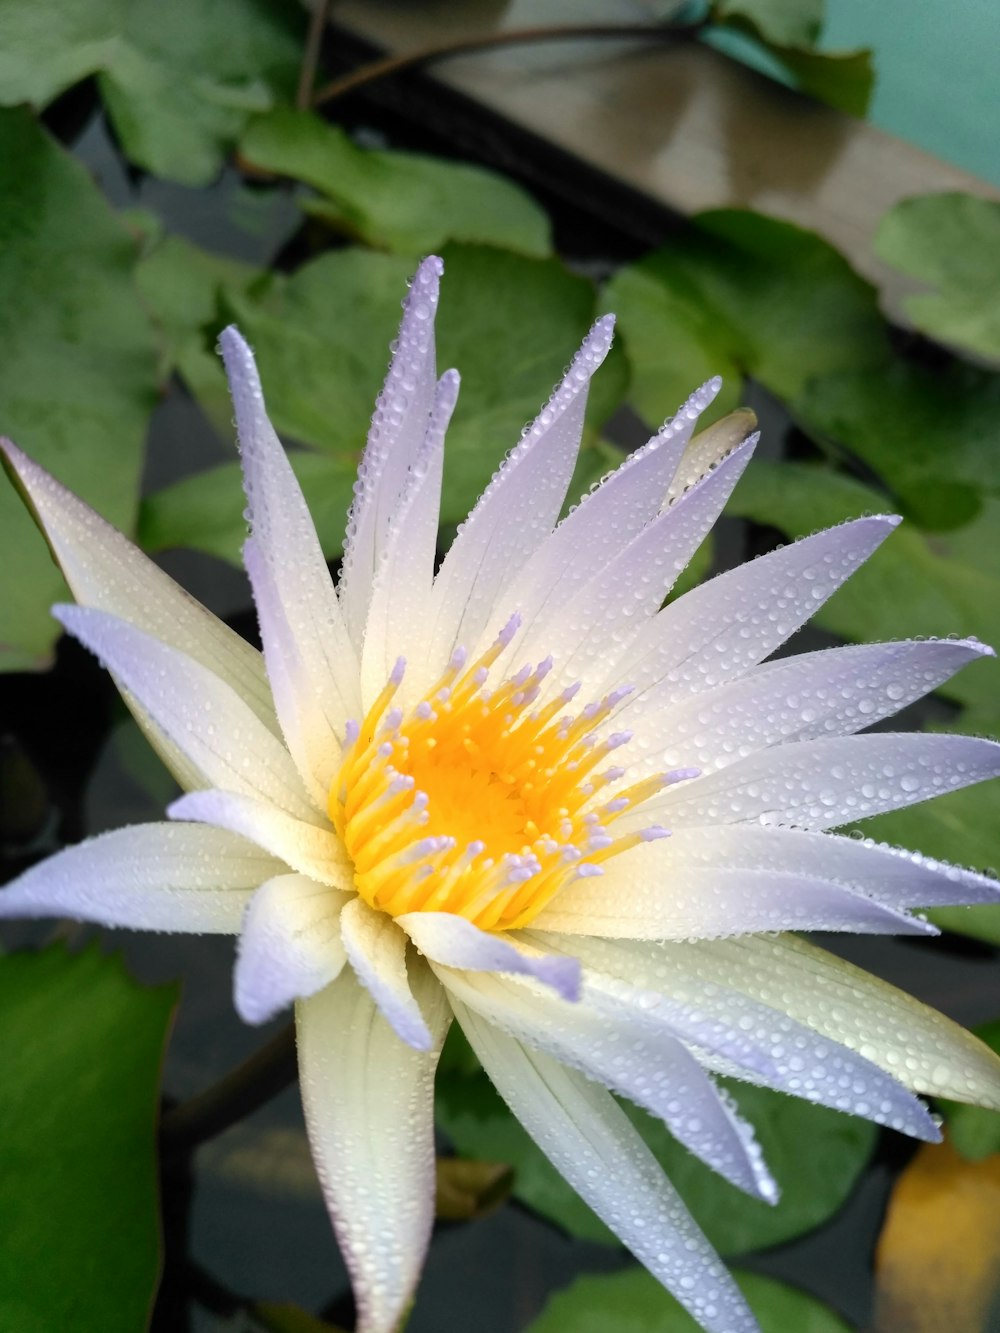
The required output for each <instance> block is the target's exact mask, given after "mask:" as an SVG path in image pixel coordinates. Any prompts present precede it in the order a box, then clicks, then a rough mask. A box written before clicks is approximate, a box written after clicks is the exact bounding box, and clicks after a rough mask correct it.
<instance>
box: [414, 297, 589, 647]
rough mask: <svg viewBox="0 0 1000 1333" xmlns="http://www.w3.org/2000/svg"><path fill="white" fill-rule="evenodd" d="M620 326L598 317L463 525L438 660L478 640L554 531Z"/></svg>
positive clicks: (444, 571) (437, 600) (439, 627)
mask: <svg viewBox="0 0 1000 1333" xmlns="http://www.w3.org/2000/svg"><path fill="white" fill-rule="evenodd" d="M612 330H613V321H612V319H611V317H610V316H608V315H605V316H604V317H603V318H602V319H599V320H598V321H597V323H596V324H595V325H594V327H593V328H592V329H591V331H590V333H589V334H588V335H587V337H586V339H585V340H584V343H583V346H582V347H581V348H580V350H579V352H577V354H576V356H575V357H574V359H573V363H572V365H571V366H570V368H569V371H568V372H567V374H566V376H565V378H564V379H563V381H562V383H561V384H560V385H559V387H558V388H557V389H556V391H555V393H554V394H553V395H552V397H551V398H550V399H549V402H548V403H547V404H546V406H545V407H544V408H542V410H541V412H540V413H539V414H538V416H537V417H536V419H535V422H534V424H533V425H532V426H531V428H530V429H529V430H528V431H527V433H526V434H525V435H524V437H523V438H522V440H521V441H520V443H519V444H517V445H516V446H515V447H514V449H512V450H511V452H510V453H509V454H508V455H507V457H506V459H505V460H504V462H503V464H502V465H501V467H500V470H499V471H498V472H497V473H496V475H495V476H494V478H493V480H492V481H491V482H490V484H489V485H488V486H487V488H486V490H485V491H484V492H483V494H482V497H481V498H480V500H479V502H478V504H477V505H476V507H475V509H473V511H472V513H471V514H470V515H469V517H468V518H467V519H466V521H465V523H463V525H462V527H461V528H460V529H459V532H458V536H457V537H456V538H455V540H454V542H453V543H452V546H451V549H450V550H449V552H448V554H447V556H446V557H445V559H444V562H443V563H442V565H441V569H440V572H439V573H438V576H437V579H436V580H435V584H434V606H435V612H434V618H435V623H434V625H433V626H432V627H430V628H431V631H432V632H431V642H430V645H429V658H430V660H431V661H432V662H434V663H438V664H440V663H441V662H446V661H447V660H448V658H449V657H450V656H451V652H452V650H453V649H454V648H455V647H456V646H457V645H458V644H462V645H464V646H465V647H466V648H469V647H471V645H472V644H473V643H475V642H476V640H477V639H478V638H479V636H480V634H481V633H482V631H483V629H484V627H485V625H486V621H487V620H488V618H489V616H490V614H491V612H492V611H493V607H494V603H495V602H496V600H497V596H498V594H499V593H500V592H501V591H502V590H503V588H504V587H505V586H506V585H507V584H509V582H510V580H511V579H512V578H513V577H514V576H515V575H516V574H517V572H518V571H519V570H520V568H521V567H522V566H523V564H524V562H525V561H526V560H527V559H528V557H529V556H530V555H531V554H532V552H533V551H535V550H536V549H537V548H538V547H539V546H540V545H541V543H542V542H543V541H544V540H545V538H546V537H547V536H548V535H549V534H550V533H551V531H552V527H553V524H554V523H555V521H556V518H557V517H558V515H559V511H560V509H561V508H562V505H563V501H564V500H565V498H566V490H567V488H568V486H569V483H570V478H571V477H572V475H573V468H574V466H575V464H576V457H577V454H578V452H579V448H580V435H581V432H582V430H583V417H584V410H585V408H586V405H587V389H588V387H589V384H590V377H591V376H592V375H593V373H594V371H595V370H597V368H598V366H600V364H601V362H602V361H603V360H604V358H605V356H606V355H607V352H608V348H609V347H610V346H611V335H612ZM515 609H516V608H515Z"/></svg>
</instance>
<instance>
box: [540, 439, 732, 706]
mask: <svg viewBox="0 0 1000 1333" xmlns="http://www.w3.org/2000/svg"><path fill="white" fill-rule="evenodd" d="M756 442H757V436H756V435H751V436H750V437H749V438H748V439H747V440H744V442H743V443H742V444H741V445H740V446H739V447H738V448H736V449H734V450H733V452H732V453H731V454H729V455H728V456H727V457H726V458H724V459H723V460H722V462H721V463H720V464H719V465H718V467H716V468H715V469H714V470H713V471H711V472H709V473H708V475H707V476H705V477H704V478H702V480H701V481H700V482H699V483H698V484H697V485H696V486H693V487H692V488H691V490H689V491H686V492H685V493H684V494H683V495H682V496H681V497H680V498H679V499H678V500H676V501H675V502H674V503H673V504H672V505H671V506H670V507H669V508H668V509H665V510H663V512H662V513H661V514H659V515H658V516H657V517H656V518H655V519H654V520H653V522H652V523H650V524H648V525H647V526H646V527H645V528H644V529H643V530H642V532H640V533H639V535H638V536H637V537H635V538H634V539H633V540H632V541H631V542H630V543H629V544H628V546H627V547H626V548H625V549H624V550H623V551H622V552H621V553H620V554H619V555H618V556H617V557H616V558H615V559H613V560H611V561H610V562H609V563H608V564H607V565H606V566H605V567H604V569H603V570H601V571H600V573H598V574H597V575H595V577H594V578H592V579H590V580H589V582H587V583H586V584H584V586H583V587H582V588H581V589H580V591H579V592H578V593H577V594H576V596H575V597H572V598H571V599H570V600H569V601H568V602H567V603H566V605H565V606H562V607H560V608H558V610H556V611H555V612H554V614H553V615H551V616H550V617H549V618H548V620H547V621H546V623H545V625H544V626H543V627H540V629H539V631H538V637H537V639H536V638H535V636H532V635H530V634H529V635H527V636H525V638H524V639H523V640H519V641H518V644H517V651H518V653H519V654H520V655H521V656H523V657H524V659H525V660H532V658H533V655H537V653H538V652H541V651H547V652H550V653H551V654H552V655H553V657H555V659H556V663H557V666H556V670H555V671H553V672H552V674H551V676H550V677H549V680H548V681H547V682H546V684H547V687H548V693H549V694H550V695H551V694H552V693H554V692H555V691H556V690H558V689H560V688H562V687H564V686H566V685H568V684H571V683H572V682H574V681H576V680H578V679H582V680H584V681H585V682H587V684H588V685H593V683H594V680H595V678H596V679H598V680H599V679H602V678H603V676H604V675H605V674H606V673H607V670H608V667H607V663H608V662H609V660H612V659H613V658H615V657H621V656H622V655H626V656H630V650H629V644H630V643H631V642H632V640H633V639H634V637H635V634H636V633H637V631H638V629H639V627H640V626H641V625H642V624H643V623H644V622H646V621H648V619H649V617H651V616H653V615H654V614H655V613H656V611H657V610H658V609H659V607H660V605H661V604H662V602H663V599H664V597H665V596H666V595H667V593H668V592H669V591H670V589H671V588H672V587H673V585H674V583H675V581H676V580H677V577H678V575H679V574H680V573H681V572H682V571H683V570H684V568H685V567H686V565H687V564H688V561H689V560H690V559H691V557H692V555H694V553H695V551H696V550H697V549H698V547H699V546H700V545H701V543H702V541H703V540H704V538H705V536H706V534H707V533H708V532H709V530H710V529H711V528H712V526H713V525H714V523H715V521H716V519H717V518H718V517H719V514H720V513H721V512H722V508H723V506H724V505H725V503H726V501H727V500H728V499H729V496H730V494H731V493H732V490H733V487H734V486H735V485H736V483H737V481H739V479H740V477H741V476H742V475H743V470H744V468H745V467H746V465H747V463H749V461H750V458H751V456H752V454H753V449H754V445H755V444H756Z"/></svg>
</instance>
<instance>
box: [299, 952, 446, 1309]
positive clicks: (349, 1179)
mask: <svg viewBox="0 0 1000 1333" xmlns="http://www.w3.org/2000/svg"><path fill="white" fill-rule="evenodd" d="M414 980H415V982H416V984H417V985H418V988H419V993H420V1000H421V1007H422V1010H423V1012H424V1014H425V1015H426V1018H427V1022H428V1023H429V1025H430V1028H431V1030H432V1033H433V1041H434V1047H435V1050H434V1052H432V1053H425V1052H421V1051H416V1050H414V1049H413V1047H412V1046H408V1045H406V1043H404V1042H401V1041H400V1040H399V1038H398V1036H397V1035H396V1033H395V1031H394V1030H393V1029H392V1027H391V1026H390V1025H389V1023H387V1022H386V1020H385V1019H384V1018H383V1017H382V1015H381V1014H380V1013H379V1011H378V1008H377V1007H376V1005H375V1002H374V1001H373V999H372V997H371V995H370V994H369V993H368V991H367V990H366V989H365V988H364V987H363V986H361V985H359V984H358V982H357V980H356V979H355V976H354V973H353V972H351V971H350V970H348V969H345V970H344V971H343V972H342V973H341V975H340V976H339V977H338V978H337V980H336V981H334V982H333V983H332V984H331V985H329V986H327V987H326V988H325V989H324V990H322V991H320V993H319V994H318V995H314V996H313V997H312V998H311V999H307V1000H301V1001H299V1003H298V1004H297V1006H296V1027H297V1030H298V1047H299V1076H300V1080H301V1084H302V1103H303V1107H304V1109H305V1116H306V1127H307V1129H308V1131H309V1142H310V1145H311V1147H312V1153H313V1158H314V1160H315V1162H316V1169H317V1172H318V1173H319V1178H320V1183H321V1185H322V1187H323V1194H324V1196H325V1198H326V1204H327V1207H328V1209H329V1210H330V1216H331V1218H332V1220H333V1226H334V1230H335V1231H336V1233H337V1240H338V1242H339V1244H340V1250H341V1253H342V1254H343V1256H344V1262H345V1263H346V1265H347V1268H348V1271H349V1272H350V1275H351V1282H352V1284H353V1287H354V1295H355V1300H356V1302H357V1306H358V1323H357V1330H358V1333H395V1331H396V1330H397V1329H398V1327H399V1323H400V1320H401V1318H402V1316H403V1314H404V1312H405V1311H406V1308H407V1306H408V1305H409V1303H410V1300H411V1298H412V1295H413V1290H414V1287H415V1286H416V1284H417V1279H418V1277H419V1274H420V1269H421V1266H422V1264H423V1260H424V1254H425V1252H426V1249H427V1243H428V1241H429V1239H430V1233H431V1225H432V1223H433V1220H434V1069H435V1066H436V1064H437V1053H438V1051H439V1049H440V1044H441V1042H442V1041H443V1040H444V1034H445V1031H446V1030H447V1026H448V1022H449V1021H450V1015H449V1014H448V1012H447V1006H446V1005H445V1002H444V996H443V993H442V991H441V988H440V987H439V986H438V985H437V984H436V983H434V982H433V981H431V980H430V979H429V978H428V977H427V976H426V968H425V965H423V964H421V965H420V975H418V976H416V977H415V979H414Z"/></svg>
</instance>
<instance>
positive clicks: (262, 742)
mask: <svg viewBox="0 0 1000 1333" xmlns="http://www.w3.org/2000/svg"><path fill="white" fill-rule="evenodd" d="M52 613H53V615H54V616H55V617H56V618H57V619H58V620H59V621H61V623H62V624H63V625H65V627H66V628H67V629H68V630H69V632H70V633H71V634H72V635H73V636H74V637H75V638H77V639H79V640H80V642H81V643H83V644H85V645H86V647H88V648H89V649H90V650H91V652H93V653H95V654H96V655H97V656H98V657H99V658H100V659H101V661H102V662H103V663H104V664H105V666H107V667H108V669H109V670H110V671H112V672H113V673H114V675H115V678H116V679H117V680H119V681H121V683H122V684H123V685H124V687H125V688H126V689H127V690H128V691H129V693H130V694H132V695H134V696H135V698H136V699H138V701H139V703H140V704H141V705H142V707H143V708H144V709H145V711H146V712H147V713H148V714H149V716H150V717H151V718H152V719H153V721H154V722H155V723H156V726H157V727H158V728H159V729H160V730H161V731H162V732H163V734H164V735H165V736H166V737H167V739H168V740H170V741H171V742H172V743H173V744H174V745H175V746H177V748H178V749H180V750H181V751H182V753H183V754H184V755H185V757H186V758H187V759H188V760H189V761H190V763H191V764H192V765H193V766H194V768H195V769H197V771H198V772H199V774H200V775H201V784H200V785H202V786H220V787H225V788H227V789H228V790H231V791H235V792H240V793H242V794H243V795H247V796H254V797H263V798H264V799H266V800H268V801H270V802H273V803H274V804H277V805H279V806H280V807H281V808H282V809H284V810H286V811H288V812H289V813H290V814H293V815H297V816H299V817H302V818H311V817H313V816H314V814H315V810H314V807H313V805H312V803H311V802H310V801H309V798H308V797H307V795H306V793H305V790H304V789H303V786H302V782H301V779H300V778H299V775H298V773H297V772H296V769H295V766H294V764H293V763H292V760H291V757H290V756H289V754H288V751H287V750H286V749H285V747H284V746H283V745H282V744H281V742H280V741H279V740H278V739H277V737H276V736H274V735H273V734H272V733H271V732H270V731H268V730H267V728H266V727H265V726H264V725H263V723H262V722H261V721H260V719H259V718H258V717H257V715H256V714H255V713H253V712H252V711H251V709H250V708H249V706H248V705H247V704H246V703H245V702H244V701H243V699H241V698H240V696H239V695H238V694H236V693H235V691H234V690H233V689H232V687H231V686H230V685H227V684H226V682H225V681H223V680H220V679H219V677H218V676H216V675H214V673H213V672H211V671H209V670H208V668H207V667H203V666H202V665H201V663H200V662H196V661H194V659H193V658H190V657H187V656H186V655H185V654H184V653H181V652H178V650H177V649H176V648H170V647H168V645H167V644H165V643H162V642H161V641H160V640H159V639H153V638H151V637H150V636H149V635H148V634H144V633H143V632H142V631H141V630H138V629H136V628H135V627H134V626H132V625H130V624H128V623H127V622H126V621H124V620H119V619H117V617H115V616H111V615H108V614H107V613H106V612H105V611H95V610H93V609H92V608H90V607H85V606H57V607H53V610H52Z"/></svg>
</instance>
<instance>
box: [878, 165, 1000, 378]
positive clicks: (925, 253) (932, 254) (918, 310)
mask: <svg viewBox="0 0 1000 1333" xmlns="http://www.w3.org/2000/svg"><path fill="white" fill-rule="evenodd" d="M875 252H876V254H878V255H879V257H880V258H881V259H884V260H885V261H886V263H888V264H892V265H893V266H894V267H895V268H898V269H902V271H903V272H904V273H908V274H910V275H911V276H912V277H914V278H919V279H920V281H921V282H925V283H927V284H928V285H929V286H931V287H934V288H936V289H937V290H936V291H935V292H934V293H933V294H924V295H920V296H911V297H909V298H908V300H907V301H906V302H905V309H906V312H907V314H908V315H909V316H910V318H911V319H912V320H913V322H914V324H915V325H916V326H917V328H918V329H922V330H923V332H924V333H928V334H930V336H931V337H932V338H937V339H939V340H940V341H942V342H946V343H955V344H957V345H958V346H959V347H964V348H967V349H968V350H969V351H972V352H977V353H979V354H980V355H981V356H987V357H990V358H992V359H993V360H997V359H998V358H1000V310H998V308H997V299H996V293H997V287H998V284H1000V203H997V202H995V201H994V200H991V199H978V198H976V197H975V196H974V195H971V194H961V193H959V192H957V191H956V192H954V193H949V194H925V195H920V196H919V197H917V198H915V199H904V200H903V201H902V202H901V203H898V204H897V205H896V206H895V208H892V209H890V211H889V212H888V213H887V214H886V216H885V217H884V218H883V219H882V222H881V224H880V226H879V229H878V232H877V234H876V237H875Z"/></svg>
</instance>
